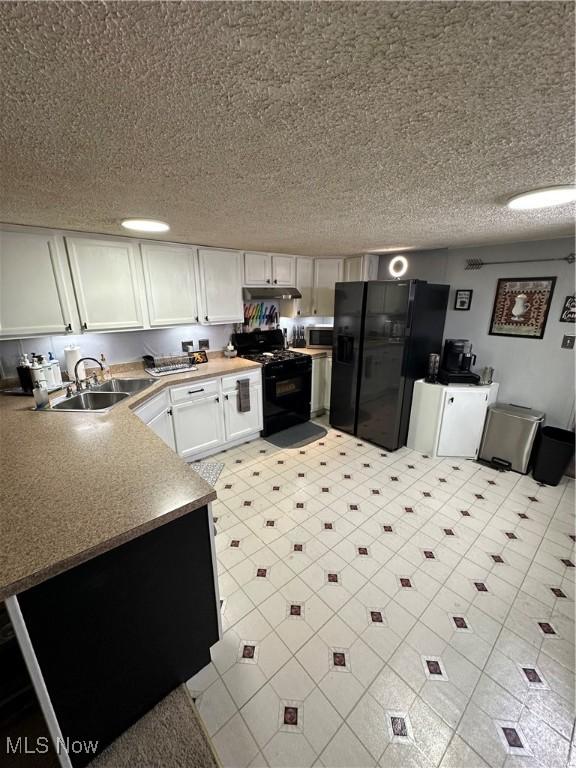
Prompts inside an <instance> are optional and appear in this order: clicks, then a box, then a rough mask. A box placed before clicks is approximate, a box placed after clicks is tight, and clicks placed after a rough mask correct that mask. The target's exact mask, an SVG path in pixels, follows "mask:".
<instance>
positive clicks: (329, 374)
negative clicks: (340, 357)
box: [324, 357, 332, 411]
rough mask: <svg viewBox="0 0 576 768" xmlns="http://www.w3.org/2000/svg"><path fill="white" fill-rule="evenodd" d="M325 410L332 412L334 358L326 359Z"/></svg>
mask: <svg viewBox="0 0 576 768" xmlns="http://www.w3.org/2000/svg"><path fill="white" fill-rule="evenodd" d="M324 373H325V376H324V408H325V409H326V410H327V411H329V410H330V390H331V388H332V358H331V357H327V358H326V367H325V369H324Z"/></svg>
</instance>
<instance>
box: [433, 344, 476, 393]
mask: <svg viewBox="0 0 576 768" xmlns="http://www.w3.org/2000/svg"><path fill="white" fill-rule="evenodd" d="M475 363H476V355H473V354H472V344H471V343H470V342H469V341H468V339H446V341H445V342H444V353H443V355H442V364H441V366H440V370H439V371H438V381H439V382H441V383H442V384H478V382H479V381H480V376H478V374H477V373H472V371H471V370H470V368H471V367H472V366H473V365H474V364H475Z"/></svg>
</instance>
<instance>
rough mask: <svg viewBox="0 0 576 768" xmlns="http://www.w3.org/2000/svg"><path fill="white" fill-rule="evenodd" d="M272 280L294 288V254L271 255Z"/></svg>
mask: <svg viewBox="0 0 576 768" xmlns="http://www.w3.org/2000/svg"><path fill="white" fill-rule="evenodd" d="M272 282H273V283H274V285H285V286H287V287H290V288H294V286H295V285H296V259H295V258H294V256H272Z"/></svg>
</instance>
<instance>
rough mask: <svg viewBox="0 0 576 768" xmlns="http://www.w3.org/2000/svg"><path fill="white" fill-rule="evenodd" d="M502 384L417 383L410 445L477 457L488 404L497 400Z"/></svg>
mask: <svg viewBox="0 0 576 768" xmlns="http://www.w3.org/2000/svg"><path fill="white" fill-rule="evenodd" d="M497 396H498V384H487V385H486V386H475V385H474V384H447V385H444V384H430V383H428V382H426V381H423V380H419V381H416V382H415V383H414V393H413V395H412V409H411V412H410V427H409V429H408V442H407V445H408V448H412V449H413V450H414V451H418V452H419V453H425V454H427V455H428V456H431V457H432V458H435V457H436V456H458V457H462V458H466V459H475V458H476V457H477V456H478V451H479V449H480V441H481V440H482V430H483V429H484V421H485V420H486V411H487V409H488V406H489V405H491V404H492V403H495V402H496V398H497Z"/></svg>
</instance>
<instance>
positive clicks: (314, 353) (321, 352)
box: [290, 347, 332, 357]
mask: <svg viewBox="0 0 576 768" xmlns="http://www.w3.org/2000/svg"><path fill="white" fill-rule="evenodd" d="M290 349H291V350H292V352H303V353H304V354H305V355H310V357H332V348H330V349H318V347H290Z"/></svg>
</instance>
